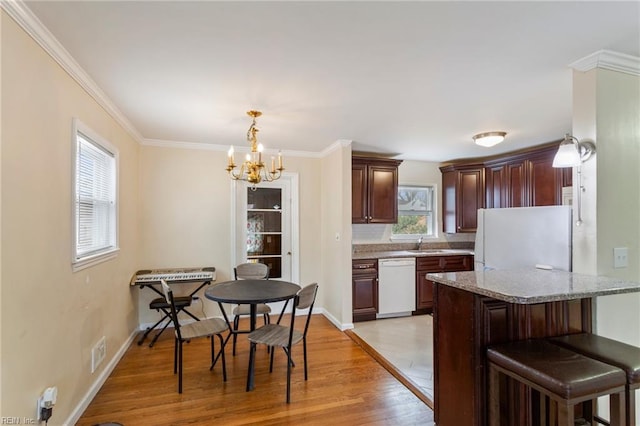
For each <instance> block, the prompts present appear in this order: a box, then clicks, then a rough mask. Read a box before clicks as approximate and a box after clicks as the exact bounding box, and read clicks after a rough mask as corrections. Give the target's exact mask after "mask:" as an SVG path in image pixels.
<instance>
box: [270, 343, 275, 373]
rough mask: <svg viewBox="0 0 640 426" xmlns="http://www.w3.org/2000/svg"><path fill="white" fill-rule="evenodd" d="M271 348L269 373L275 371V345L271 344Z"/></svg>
mask: <svg viewBox="0 0 640 426" xmlns="http://www.w3.org/2000/svg"><path fill="white" fill-rule="evenodd" d="M269 347H270V348H271V354H270V357H269V358H270V359H271V360H270V361H269V373H273V354H274V353H275V351H276V348H275V346H269Z"/></svg>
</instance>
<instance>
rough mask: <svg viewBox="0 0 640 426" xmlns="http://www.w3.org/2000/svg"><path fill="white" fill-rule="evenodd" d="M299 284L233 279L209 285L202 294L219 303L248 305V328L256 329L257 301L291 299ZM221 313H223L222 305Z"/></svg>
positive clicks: (298, 289) (266, 301)
mask: <svg viewBox="0 0 640 426" xmlns="http://www.w3.org/2000/svg"><path fill="white" fill-rule="evenodd" d="M298 291H300V286H299V285H297V284H294V283H291V282H288V281H280V280H233V281H224V282H221V283H217V284H215V285H213V286H211V287H209V288H208V289H207V290H206V291H205V292H204V295H205V297H206V298H207V299H210V300H214V301H216V302H218V303H219V304H220V303H233V304H238V305H250V307H251V308H250V329H251V331H253V330H255V329H256V306H257V305H258V303H269V302H281V301H283V300H289V299H292V298H293V297H294V296H295V295H296V293H297V292H298ZM220 309H221V310H222V313H223V314H224V315H225V318H226V314H225V312H224V310H223V309H222V306H220Z"/></svg>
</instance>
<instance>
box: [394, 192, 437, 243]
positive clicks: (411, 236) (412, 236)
mask: <svg viewBox="0 0 640 426" xmlns="http://www.w3.org/2000/svg"><path fill="white" fill-rule="evenodd" d="M400 187H405V188H406V187H409V188H427V187H430V188H432V200H431V205H432V210H431V212H432V215H433V235H426V234H394V233H393V227H392V228H391V236H390V238H389V239H390V240H391V241H415V240H417V239H418V238H421V237H422V238H425V239H429V240H434V239H438V238H439V234H438V213H437V212H438V185H437V184H435V183H421V184H399V185H398V189H399V188H400ZM399 217H400V208H399V207H398V218H399Z"/></svg>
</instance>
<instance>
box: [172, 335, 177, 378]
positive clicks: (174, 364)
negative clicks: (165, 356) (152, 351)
mask: <svg viewBox="0 0 640 426" xmlns="http://www.w3.org/2000/svg"><path fill="white" fill-rule="evenodd" d="M177 372H178V338H177V337H176V338H174V339H173V374H176V373H177Z"/></svg>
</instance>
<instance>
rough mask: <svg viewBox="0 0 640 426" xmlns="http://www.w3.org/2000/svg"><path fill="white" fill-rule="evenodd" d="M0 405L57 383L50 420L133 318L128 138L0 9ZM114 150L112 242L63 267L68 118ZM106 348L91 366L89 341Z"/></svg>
mask: <svg viewBox="0 0 640 426" xmlns="http://www.w3.org/2000/svg"><path fill="white" fill-rule="evenodd" d="M1 19H2V40H1V41H2V98H1V103H2V117H1V122H2V160H1V161H2V162H1V168H0V170H1V173H2V179H1V183H2V192H1V194H2V204H1V205H2V214H1V218H2V226H1V228H2V241H1V245H0V246H1V247H2V252H1V254H2V257H1V265H2V269H1V271H2V280H1V284H2V288H1V293H2V299H1V302H2V305H1V309H0V312H1V314H0V315H1V318H2V320H1V324H2V330H1V334H0V336H1V337H0V339H1V342H2V343H1V344H2V360H1V362H2V382H1V389H2V416H18V417H26V418H33V417H34V416H35V414H36V400H37V398H38V396H39V395H40V394H41V393H42V392H43V391H44V389H45V388H46V387H48V386H54V385H55V386H57V387H58V391H59V392H58V402H57V404H56V406H55V409H54V413H53V418H52V420H51V422H50V423H51V424H61V423H62V422H63V421H65V420H66V419H67V418H68V417H69V415H70V413H71V411H72V410H73V409H75V408H76V406H77V404H78V403H79V401H81V400H82V399H83V398H84V397H85V396H86V395H87V393H88V392H89V390H90V388H91V386H92V385H93V384H94V382H95V380H96V378H97V377H98V376H99V374H100V373H101V372H102V371H103V370H104V368H105V366H106V365H107V363H108V362H109V361H110V360H111V359H112V358H113V357H114V354H115V352H116V351H117V350H118V349H119V348H120V347H121V346H122V345H123V344H124V343H125V342H126V341H127V339H128V338H129V336H130V334H131V332H132V330H134V329H135V327H136V325H137V312H136V306H135V305H134V297H133V295H132V291H131V289H130V288H129V286H128V281H129V278H130V277H131V274H132V272H133V271H134V270H135V267H136V266H137V264H138V253H139V246H138V233H139V232H138V217H139V212H138V179H139V178H138V168H139V166H138V154H139V146H138V143H137V142H136V141H134V140H133V139H132V138H131V137H130V136H128V134H127V133H126V132H125V131H124V130H123V129H122V128H121V127H120V126H119V125H118V124H117V123H116V122H115V121H114V120H113V119H112V118H111V117H110V116H109V115H107V114H106V113H105V111H104V110H103V109H102V108H101V107H100V106H99V105H98V104H97V103H96V102H95V101H94V100H93V99H92V98H91V97H89V96H88V95H87V93H86V92H85V91H84V90H83V89H81V88H80V86H79V85H78V84H76V82H75V81H74V80H72V79H71V78H70V77H69V75H67V74H66V73H65V72H64V71H63V70H62V69H61V68H60V67H59V66H58V65H57V64H56V63H55V62H54V61H53V60H52V59H51V58H50V57H49V56H48V55H47V54H46V53H45V52H44V51H43V50H42V49H41V48H40V47H39V46H38V45H37V44H36V43H35V42H34V41H33V39H32V38H31V37H29V36H28V35H27V34H26V33H24V32H23V30H22V29H20V28H19V27H18V26H17V25H16V24H15V22H13V21H12V20H11V19H10V18H8V17H7V15H6V14H5V13H4V12H2V18H1ZM73 117H78V118H79V119H80V120H81V121H83V122H84V123H85V124H86V125H88V126H89V127H91V128H92V129H93V130H94V131H96V132H97V133H99V134H100V135H101V136H103V137H104V138H105V139H107V140H109V141H110V142H111V143H112V144H113V145H115V146H116V147H117V148H118V149H119V151H120V186H119V190H120V204H119V226H120V248H121V250H120V253H119V254H118V256H117V257H116V258H115V259H113V260H110V261H107V262H104V263H101V264H99V265H97V266H94V267H91V268H87V269H84V270H82V271H80V272H77V273H73V272H72V271H71V235H72V231H71V217H72V216H71V188H72V185H71V159H72V153H71V152H72V151H71V148H72V135H71V122H72V118H73ZM102 336H106V339H107V360H106V362H105V363H103V364H102V366H101V367H100V369H99V370H98V371H97V372H96V373H94V374H91V347H92V346H93V345H94V344H95V343H96V342H97V341H98V340H99V339H100V338H101V337H102Z"/></svg>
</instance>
